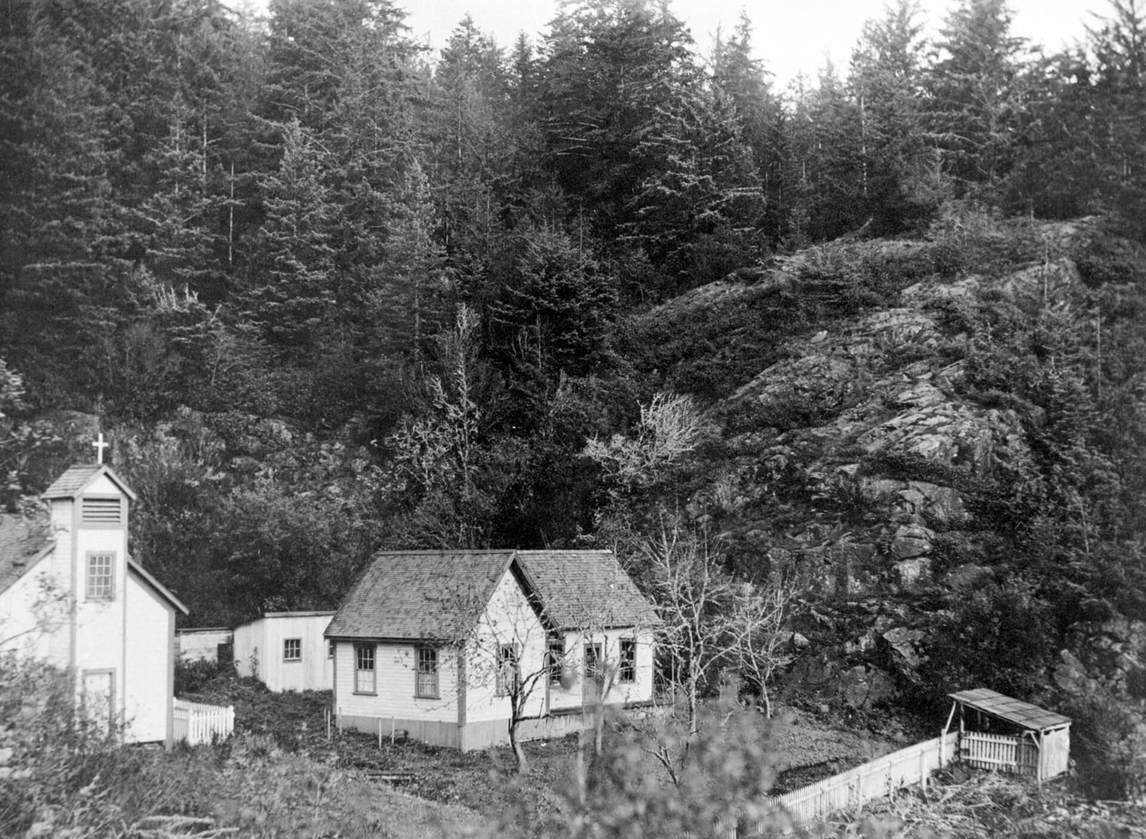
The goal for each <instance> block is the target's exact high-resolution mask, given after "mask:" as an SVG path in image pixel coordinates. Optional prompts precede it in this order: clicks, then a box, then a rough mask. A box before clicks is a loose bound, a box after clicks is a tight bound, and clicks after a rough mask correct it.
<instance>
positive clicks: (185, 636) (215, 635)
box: [175, 628, 235, 662]
mask: <svg viewBox="0 0 1146 839" xmlns="http://www.w3.org/2000/svg"><path fill="white" fill-rule="evenodd" d="M234 639H235V633H234V632H232V631H231V630H230V629H224V628H216V629H181V630H179V631H178V632H177V633H175V640H176V642H177V643H176V647H177V648H178V650H179V658H180V659H181V660H182V661H210V662H214V661H216V660H218V656H219V645H220V644H231V643H233V642H234Z"/></svg>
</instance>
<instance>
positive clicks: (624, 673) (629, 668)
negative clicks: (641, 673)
mask: <svg viewBox="0 0 1146 839" xmlns="http://www.w3.org/2000/svg"><path fill="white" fill-rule="evenodd" d="M617 678H618V679H620V680H621V681H622V682H635V681H636V680H637V641H636V639H635V638H622V639H621V661H620V666H619V667H618V668H617Z"/></svg>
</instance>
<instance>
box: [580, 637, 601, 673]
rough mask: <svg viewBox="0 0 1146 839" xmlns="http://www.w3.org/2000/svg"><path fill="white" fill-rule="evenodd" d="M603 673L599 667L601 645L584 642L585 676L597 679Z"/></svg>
mask: <svg viewBox="0 0 1146 839" xmlns="http://www.w3.org/2000/svg"><path fill="white" fill-rule="evenodd" d="M602 675H604V673H603V671H602V669H601V645H600V644H590V643H589V642H588V641H586V642H585V677H586V678H588V679H599V678H600V677H601V676H602Z"/></svg>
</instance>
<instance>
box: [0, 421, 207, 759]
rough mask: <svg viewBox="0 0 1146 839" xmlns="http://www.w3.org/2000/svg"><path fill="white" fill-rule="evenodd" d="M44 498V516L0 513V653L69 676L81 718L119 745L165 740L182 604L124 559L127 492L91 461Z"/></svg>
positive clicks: (169, 735) (169, 736)
mask: <svg viewBox="0 0 1146 839" xmlns="http://www.w3.org/2000/svg"><path fill="white" fill-rule="evenodd" d="M100 443H101V444H102V439H101V441H100ZM100 452H101V454H102V449H101V450H100ZM101 459H102V458H101ZM42 497H43V500H44V502H46V506H47V509H46V511H36V512H35V513H33V514H26V515H23V516H16V515H0V653H3V652H14V653H16V654H17V655H18V656H25V657H30V658H35V659H39V660H41V661H45V662H47V663H49V664H52V665H54V666H56V667H58V668H60V669H61V670H64V671H65V672H67V673H69V674H72V675H73V676H74V690H75V695H76V701H77V703H78V704H79V706H80V707H82V708H83V709H84V712H85V713H86V715H87V716H88V717H89V718H90V719H92V720H94V721H95V722H96V723H97V724H98V725H99V726H101V727H104V726H106V727H107V730H109V731H114V730H116V729H117V728H118V727H119V726H122V731H123V739H124V740H125V741H126V742H151V741H158V742H162V743H165V744H170V743H171V742H172V740H173V737H174V730H173V707H174V704H175V703H174V695H173V686H174V663H175V662H174V635H175V613H176V611H181V612H183V613H184V614H186V613H187V608H186V607H185V606H184V605H183V604H182V603H180V602H179V600H178V599H177V598H176V597H175V596H174V595H173V594H172V593H171V592H170V591H168V590H167V589H166V588H164V587H163V585H162V584H161V583H160V582H159V581H158V580H156V579H155V577H153V576H152V575H151V574H150V573H148V571H147V570H146V569H144V567H143V566H142V565H141V564H139V563H138V562H136V561H135V560H134V559H133V558H132V557H131V555H130V554H129V553H128V520H129V518H128V517H129V515H130V513H131V507H132V504H134V502H135V500H136V496H135V493H134V492H132V491H131V489H130V488H129V487H128V486H127V484H126V483H124V481H123V480H122V479H121V478H120V477H119V476H118V475H116V474H115V472H113V471H112V470H111V469H110V468H109V467H108V466H107V465H106V464H103V463H94V464H87V465H77V466H72V467H71V468H69V469H68V470H67V471H66V472H64V474H63V475H61V476H60V477H59V478H58V479H57V480H56V481H55V482H54V483H53V484H52V485H51V486H50V487H48V489H47V491H46V492H45V493H44V494H43V496H42Z"/></svg>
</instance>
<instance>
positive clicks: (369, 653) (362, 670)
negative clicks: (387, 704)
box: [354, 644, 377, 693]
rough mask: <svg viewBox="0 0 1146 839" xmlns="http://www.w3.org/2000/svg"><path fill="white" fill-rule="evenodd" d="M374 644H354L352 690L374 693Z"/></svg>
mask: <svg viewBox="0 0 1146 839" xmlns="http://www.w3.org/2000/svg"><path fill="white" fill-rule="evenodd" d="M374 649H375V648H374V645H373V644H355V645H354V692H355V693H375V692H376V690H375V685H376V684H377V683H376V682H375V680H374Z"/></svg>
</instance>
